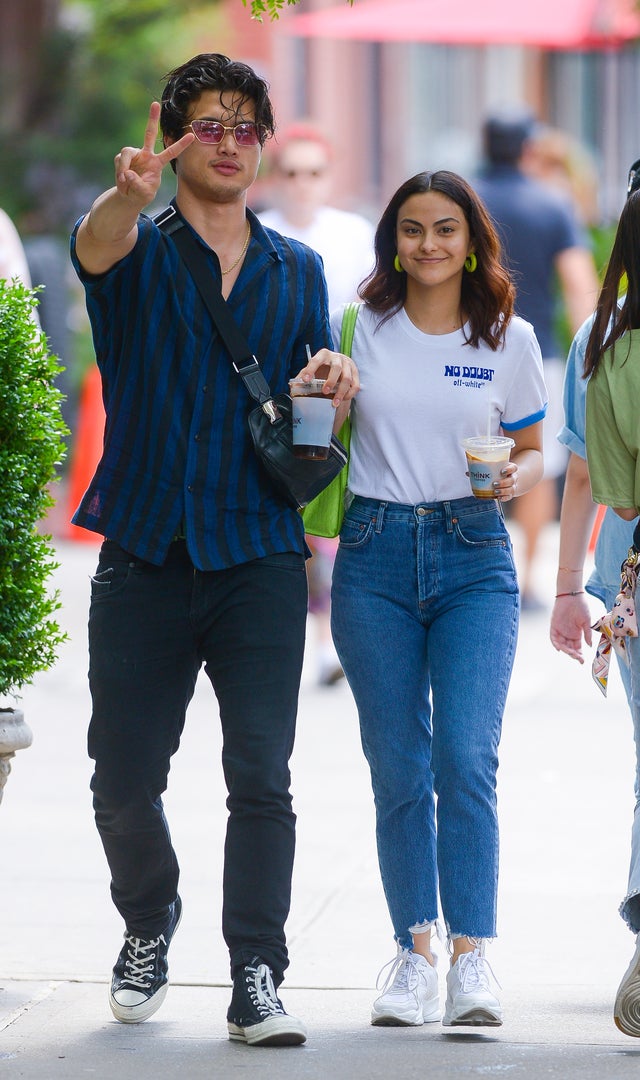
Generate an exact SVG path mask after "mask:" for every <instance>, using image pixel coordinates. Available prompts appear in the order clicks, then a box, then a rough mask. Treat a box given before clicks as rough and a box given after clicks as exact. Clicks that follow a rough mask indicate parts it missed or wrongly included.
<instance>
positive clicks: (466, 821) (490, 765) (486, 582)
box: [332, 496, 519, 948]
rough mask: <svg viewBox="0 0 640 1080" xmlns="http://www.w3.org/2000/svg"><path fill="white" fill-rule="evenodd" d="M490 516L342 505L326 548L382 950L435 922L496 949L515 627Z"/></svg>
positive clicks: (356, 502) (464, 508) (452, 507)
mask: <svg viewBox="0 0 640 1080" xmlns="http://www.w3.org/2000/svg"><path fill="white" fill-rule="evenodd" d="M518 612H519V600H518V586H517V581H516V573H515V567H514V562H513V554H512V550H511V543H510V540H509V535H508V532H507V530H506V528H505V524H504V520H503V516H502V512H501V509H500V508H499V506H498V504H497V503H496V502H495V501H494V500H487V501H486V502H485V501H482V500H479V499H475V498H474V497H473V496H471V497H469V498H465V499H456V500H453V501H451V502H442V503H424V504H421V505H418V506H407V505H402V504H398V503H385V502H378V501H377V500H373V499H364V498H361V497H359V496H356V497H355V498H354V499H353V502H352V504H351V506H350V508H349V510H348V512H347V514H346V516H345V521H344V525H343V528H342V532H341V534H340V547H339V550H338V555H337V558H336V563H335V568H334V577H333V591H332V627H333V634H334V639H335V643H336V648H337V650H338V655H339V657H340V661H341V663H342V666H343V668H344V671H345V674H346V676H347V679H348V681H349V685H350V686H351V689H352V691H353V694H354V697H355V700H356V704H357V707H358V713H359V718H360V731H361V737H362V746H363V749H364V753H365V756H366V758H367V761H368V763H369V766H370V769H371V779H372V786H373V794H374V800H375V807H376V836H377V844H378V858H379V862H380V872H381V876H382V883H383V887H384V891H385V895H386V899H387V904H388V907H389V913H390V915H391V920H392V923H393V928H394V933H395V937H396V940H397V941H398V943H399V944H400V945H401V946H402V947H408V948H410V947H411V945H412V943H413V937H412V934H413V932H416V931H418V930H419V929H420V928H421V927H425V926H427V925H429V924H431V923H433V922H435V920H436V918H437V915H438V894H439V895H440V903H441V907H442V913H443V916H444V920H445V924H446V927H447V931H448V933H449V935H450V936H452V937H457V936H466V935H468V936H470V937H478V938H491V937H495V933H496V902H497V886H498V821H497V805H496V771H497V767H498V744H499V741H500V732H501V725H502V714H503V711H504V706H505V700H506V696H507V689H508V686H509V680H510V677H511V670H512V667H513V659H514V654H515V647H516V637H517V627H518Z"/></svg>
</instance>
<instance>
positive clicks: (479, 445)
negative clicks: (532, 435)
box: [462, 435, 515, 499]
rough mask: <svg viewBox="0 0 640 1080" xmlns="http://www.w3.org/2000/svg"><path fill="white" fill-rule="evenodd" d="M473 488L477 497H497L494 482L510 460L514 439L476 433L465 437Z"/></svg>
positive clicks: (463, 441) (464, 444) (464, 442)
mask: <svg viewBox="0 0 640 1080" xmlns="http://www.w3.org/2000/svg"><path fill="white" fill-rule="evenodd" d="M462 445H463V446H464V452H465V454H466V455H467V465H468V467H469V480H470V481H471V490H472V492H473V494H474V495H475V497H476V499H495V497H496V496H495V491H494V487H493V485H494V482H495V481H496V480H500V477H501V470H502V469H503V468H504V466H505V464H506V462H507V461H508V460H509V455H510V453H511V447H512V446H515V443H514V441H513V439H509V438H507V437H505V436H502V435H474V436H473V437H471V438H468V439H463V440H462Z"/></svg>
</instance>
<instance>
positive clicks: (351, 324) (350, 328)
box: [340, 301, 362, 356]
mask: <svg viewBox="0 0 640 1080" xmlns="http://www.w3.org/2000/svg"><path fill="white" fill-rule="evenodd" d="M361 306H362V305H361V304H358V303H356V302H355V301H354V302H352V303H351V304H346V305H345V309H344V311H343V313H342V325H341V327H340V352H341V353H343V355H344V356H351V348H352V345H353V334H354V331H355V328H356V322H357V321H358V312H359V311H360V308H361Z"/></svg>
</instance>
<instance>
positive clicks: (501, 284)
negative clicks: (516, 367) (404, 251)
mask: <svg viewBox="0 0 640 1080" xmlns="http://www.w3.org/2000/svg"><path fill="white" fill-rule="evenodd" d="M427 191H437V192H439V193H440V194H441V195H446V197H447V198H448V199H452V200H453V202H454V203H455V204H456V205H457V206H459V207H460V209H461V210H462V212H463V214H464V216H465V218H466V220H467V224H468V226H469V234H470V237H471V241H472V242H473V246H474V250H475V253H476V258H477V260H478V266H477V269H476V270H475V272H474V273H472V274H471V273H468V271H466V270H465V271H464V273H463V275H462V294H461V299H460V304H461V308H462V310H463V311H464V313H465V315H466V316H467V319H468V321H469V325H470V333H469V338H468V343H469V344H470V345H473V346H474V347H475V348H477V347H478V345H479V344H480V342H481V341H484V342H486V344H487V345H488V346H489V347H490V348H491V349H493V350H494V352H495V350H496V349H497V348H498V347H499V346H500V345H501V344H502V341H503V339H504V334H505V331H506V329H507V326H508V325H509V321H510V319H511V316H512V315H513V303H514V296H515V290H514V288H513V285H512V282H511V279H510V277H509V274H508V273H507V271H506V269H505V267H504V266H503V265H502V262H501V257H502V250H501V246H500V240H499V239H498V234H497V232H496V230H495V228H494V226H493V225H492V223H491V219H490V217H489V214H488V212H487V210H486V208H485V206H484V203H483V202H482V200H481V199H480V196H479V195H477V194H476V192H475V191H474V190H473V188H472V187H471V186H470V184H468V183H467V181H466V180H463V178H462V177H461V176H458V175H457V173H452V172H447V171H446V170H440V171H439V172H422V173H418V174H417V176H413V177H411V179H410V180H407V181H406V182H405V183H404V184H402V186H401V187H399V188H398V190H397V191H396V193H395V195H394V196H393V197H392V198H391V200H390V202H389V204H388V206H387V208H386V210H385V211H384V213H383V215H382V217H381V218H380V222H379V224H378V228H377V230H376V237H375V251H376V264H375V267H374V269H373V271H372V273H371V274H370V275H369V277H368V278H366V279H365V281H364V282H362V284H361V286H360V289H359V293H360V296H361V297H362V299H363V300H364V301H365V303H366V304H367V305H368V307H370V308H371V309H372V310H373V311H375V312H378V313H380V314H382V315H384V318H383V320H382V322H386V321H387V319H390V318H391V317H392V315H395V314H396V312H397V311H399V310H400V308H401V307H402V306H403V305H404V302H405V299H406V296H407V275H406V274H399V273H398V271H397V270H395V269H394V265H393V260H394V258H395V255H396V252H397V243H396V232H397V222H398V213H399V211H400V207H401V206H402V205H403V203H405V202H406V201H407V199H409V198H411V196H412V195H423V194H425V192H427Z"/></svg>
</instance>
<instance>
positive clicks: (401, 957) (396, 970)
mask: <svg viewBox="0 0 640 1080" xmlns="http://www.w3.org/2000/svg"><path fill="white" fill-rule="evenodd" d="M414 955H415V954H414V953H412V952H411V951H410V950H409V949H403V950H402V952H399V953H398V955H397V956H394V958H393V960H389V963H388V964H385V965H384V967H382V968H380V971H379V972H378V978H377V979H376V990H381V993H382V994H386V992H387V990H391V989H392V988H393V991H394V992H395V991H397V992H398V993H402V992H405V991H409V992H413V991H414V990H416V989H417V987H418V984H419V982H420V976H419V974H418V972H417V970H416V966H415V962H414V960H413V956H414ZM387 968H389V974H388V975H387V977H386V979H385V981H384V985H383V986H382V988H381V987H380V979H381V977H382V973H383V972H384V971H386V970H387Z"/></svg>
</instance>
